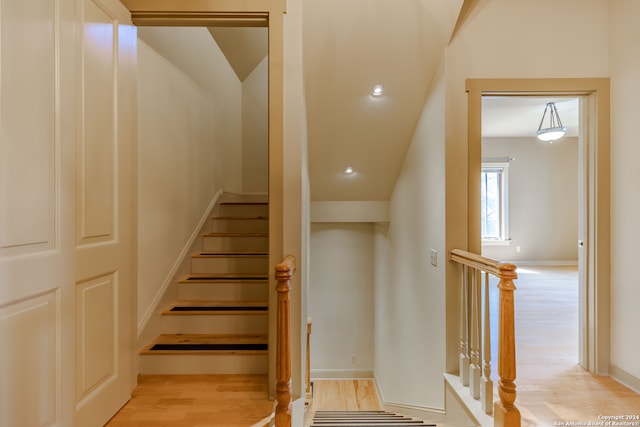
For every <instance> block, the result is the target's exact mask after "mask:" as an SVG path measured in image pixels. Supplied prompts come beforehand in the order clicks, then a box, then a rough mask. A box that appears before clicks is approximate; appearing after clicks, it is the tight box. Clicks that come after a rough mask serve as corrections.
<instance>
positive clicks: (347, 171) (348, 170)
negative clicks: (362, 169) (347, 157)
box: [344, 166, 355, 175]
mask: <svg viewBox="0 0 640 427" xmlns="http://www.w3.org/2000/svg"><path fill="white" fill-rule="evenodd" d="M344 173H346V174H347V175H351V174H353V173H355V171H354V170H353V168H352V167H351V166H347V167H346V168H345V169H344Z"/></svg>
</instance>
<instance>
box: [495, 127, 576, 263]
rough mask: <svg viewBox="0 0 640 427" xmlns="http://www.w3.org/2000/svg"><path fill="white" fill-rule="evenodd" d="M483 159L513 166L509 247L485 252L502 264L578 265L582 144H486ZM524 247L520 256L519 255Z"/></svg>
mask: <svg viewBox="0 0 640 427" xmlns="http://www.w3.org/2000/svg"><path fill="white" fill-rule="evenodd" d="M482 157H483V158H513V160H512V161H511V162H510V163H509V183H508V188H509V194H508V200H509V208H508V209H509V230H510V233H509V237H510V238H511V241H510V245H509V246H489V245H483V246H482V255H484V256H486V257H489V258H492V259H497V260H501V261H506V260H508V261H522V260H524V261H539V262H547V261H549V262H569V263H571V262H577V261H578V245H577V241H578V140H577V138H563V139H561V140H559V141H557V142H555V143H553V144H549V143H546V142H545V143H542V142H540V141H539V140H538V139H537V138H484V139H483V140H482ZM517 247H520V252H518V251H517V249H516V248H517Z"/></svg>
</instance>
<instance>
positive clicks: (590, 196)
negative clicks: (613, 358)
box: [466, 78, 611, 375]
mask: <svg viewBox="0 0 640 427" xmlns="http://www.w3.org/2000/svg"><path fill="white" fill-rule="evenodd" d="M466 91H467V94H468V147H467V148H468V188H469V191H468V224H467V226H468V246H469V251H471V252H475V253H480V251H481V235H480V221H477V218H479V217H480V172H481V166H482V152H481V148H482V136H481V135H482V96H483V95H485V96H487V95H494V96H495V95H512V96H542V95H554V96H558V95H570V96H577V97H581V99H582V102H581V125H580V126H581V129H580V131H581V132H580V134H581V137H580V138H581V141H580V142H581V144H582V147H583V148H582V150H581V151H580V153H581V154H580V156H581V159H580V160H579V162H582V165H583V167H582V169H583V171H584V176H583V177H581V179H582V183H581V186H582V187H584V188H585V190H586V191H585V192H584V197H583V198H582V199H581V201H582V203H581V206H580V207H579V209H580V210H581V215H583V218H584V227H583V230H581V231H582V234H583V235H584V237H585V238H584V239H581V240H584V241H585V246H584V248H582V249H580V251H582V252H584V253H583V254H581V255H580V256H581V259H580V264H581V266H580V269H581V274H582V273H583V274H584V280H581V284H580V286H581V288H580V289H579V316H578V318H579V335H580V336H579V363H580V365H582V366H583V367H584V368H585V369H587V370H588V371H590V372H593V373H595V374H598V375H607V374H608V372H609V360H610V268H611V267H610V252H611V244H610V239H611V236H610V217H611V216H610V89H609V79H608V78H550V79H467V81H466ZM473 189H476V190H477V191H473Z"/></svg>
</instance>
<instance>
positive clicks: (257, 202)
mask: <svg viewBox="0 0 640 427" xmlns="http://www.w3.org/2000/svg"><path fill="white" fill-rule="evenodd" d="M220 204H221V205H268V204H269V202H268V201H263V200H227V201H222V202H220Z"/></svg>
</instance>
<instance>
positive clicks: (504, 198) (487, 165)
mask: <svg viewBox="0 0 640 427" xmlns="http://www.w3.org/2000/svg"><path fill="white" fill-rule="evenodd" d="M509 166H510V163H509V162H508V161H483V162H482V165H481V168H480V180H481V181H482V175H483V174H484V173H485V170H487V169H492V170H496V169H498V170H500V178H501V179H500V224H499V229H500V237H501V238H499V239H487V238H485V237H482V236H481V239H482V245H485V246H508V245H510V244H511V237H510V234H509ZM480 188H481V190H480V200H482V185H481V187H480ZM480 212H481V213H480V215H481V217H480V221H481V226H480V230H481V234H482V223H483V222H484V218H482V209H480Z"/></svg>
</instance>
